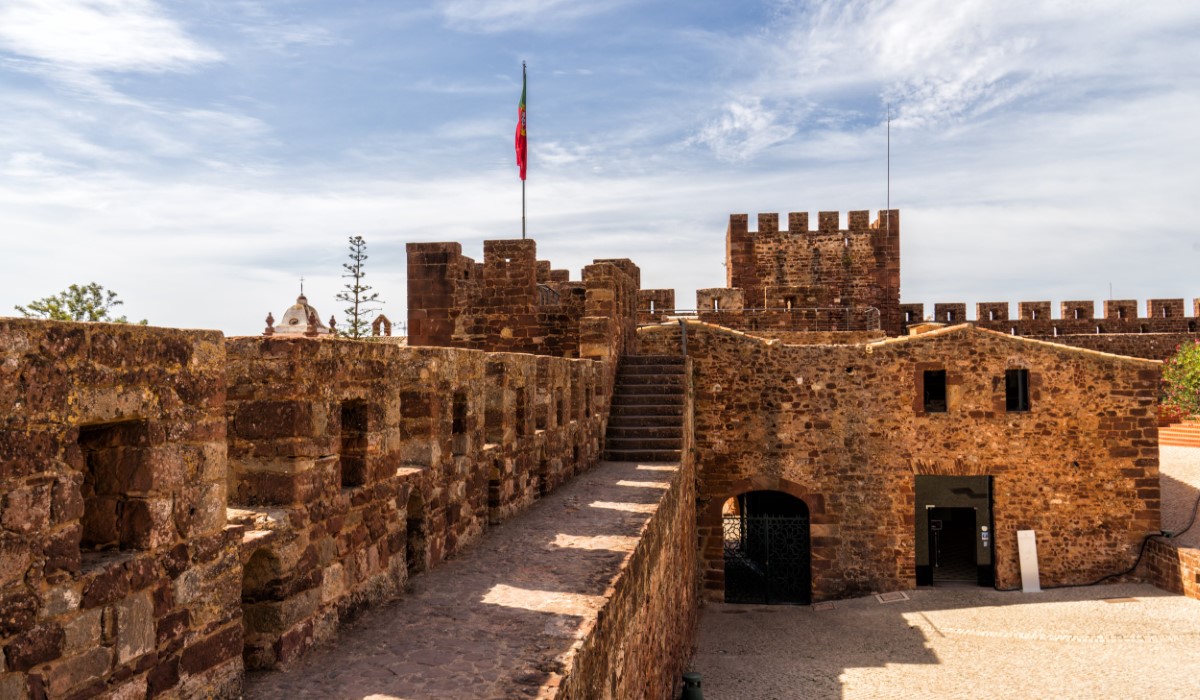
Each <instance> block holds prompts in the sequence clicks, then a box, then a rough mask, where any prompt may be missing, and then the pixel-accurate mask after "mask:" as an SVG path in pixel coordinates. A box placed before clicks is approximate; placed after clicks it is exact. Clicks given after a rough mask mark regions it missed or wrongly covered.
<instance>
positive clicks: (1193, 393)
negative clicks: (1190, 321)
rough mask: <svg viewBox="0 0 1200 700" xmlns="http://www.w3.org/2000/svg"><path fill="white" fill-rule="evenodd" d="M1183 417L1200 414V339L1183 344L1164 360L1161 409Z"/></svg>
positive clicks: (1162, 411) (1161, 411) (1161, 412)
mask: <svg viewBox="0 0 1200 700" xmlns="http://www.w3.org/2000/svg"><path fill="white" fill-rule="evenodd" d="M1166 412H1170V413H1174V412H1178V413H1180V414H1182V415H1184V416H1188V415H1191V416H1200V338H1198V339H1196V340H1195V341H1193V342H1191V343H1184V344H1182V345H1180V346H1179V347H1178V348H1177V349H1176V350H1175V354H1174V355H1172V356H1171V357H1170V358H1168V359H1167V360H1166V361H1165V362H1163V369H1162V409H1161V410H1160V411H1159V415H1163V414H1164V413H1166Z"/></svg>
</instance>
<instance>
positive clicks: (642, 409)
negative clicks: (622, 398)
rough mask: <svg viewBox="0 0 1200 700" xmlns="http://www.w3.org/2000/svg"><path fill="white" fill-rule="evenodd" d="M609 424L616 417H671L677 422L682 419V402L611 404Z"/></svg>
mask: <svg viewBox="0 0 1200 700" xmlns="http://www.w3.org/2000/svg"><path fill="white" fill-rule="evenodd" d="M608 415H609V419H608V420H609V422H610V423H611V422H612V420H613V418H616V417H618V416H621V417H624V416H629V417H648V416H672V417H674V418H676V419H677V420H682V418H683V402H682V401H680V402H678V403H673V404H671V403H657V404H625V405H622V404H617V403H616V402H613V405H612V408H611V409H609V413H608Z"/></svg>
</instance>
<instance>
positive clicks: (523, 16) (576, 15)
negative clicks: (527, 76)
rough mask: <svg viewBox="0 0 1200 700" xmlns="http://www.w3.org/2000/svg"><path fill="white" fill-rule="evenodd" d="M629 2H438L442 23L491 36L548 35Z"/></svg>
mask: <svg viewBox="0 0 1200 700" xmlns="http://www.w3.org/2000/svg"><path fill="white" fill-rule="evenodd" d="M630 1H631V0H590V1H589V2H580V1H579V0H442V2H441V10H442V15H443V17H444V18H445V20H446V23H447V24H448V25H449V26H450V27H452V28H454V29H458V30H462V31H468V32H480V33H492V32H506V31H511V30H514V29H520V30H526V31H548V30H551V29H555V28H560V27H562V26H563V25H567V24H573V23H576V22H578V21H580V20H582V19H585V18H587V17H591V16H594V15H598V14H602V13H606V12H610V11H612V10H614V9H616V8H618V7H620V6H622V5H626V4H629V2H630Z"/></svg>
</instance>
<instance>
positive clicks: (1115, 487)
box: [639, 322, 1159, 600]
mask: <svg viewBox="0 0 1200 700" xmlns="http://www.w3.org/2000/svg"><path fill="white" fill-rule="evenodd" d="M639 340H640V345H639V349H640V352H642V353H646V354H650V353H674V352H678V351H679V328H678V326H677V325H676V326H670V325H667V326H651V327H647V328H643V329H641V330H640V331H639ZM688 354H689V356H690V357H691V359H692V362H693V366H694V370H693V375H694V381H695V392H696V402H695V430H696V447H695V449H696V455H695V457H696V465H697V472H698V499H699V502H698V505H697V509H698V513H699V515H698V517H699V538H700V542H701V554H700V556H701V564H702V567H703V577H704V586H705V588H706V590H707V594H708V595H710V596H713V597H716V598H720V597H721V596H722V592H723V590H724V574H723V559H722V556H723V552H722V533H721V513H720V508H721V504H722V503H723V502H724V501H725V500H726V499H728V498H730V497H732V496H734V495H737V494H739V493H743V492H746V491H749V490H754V489H773V490H781V491H786V492H789V493H791V494H792V495H795V496H798V497H800V498H802V499H803V500H804V501H805V502H806V503H807V505H808V508H809V511H810V516H811V523H812V525H811V537H812V558H813V561H812V580H813V584H812V585H813V597H814V599H815V600H821V599H828V598H836V597H841V596H852V595H860V594H863V593H867V592H871V591H885V590H893V589H898V588H911V587H912V586H913V585H914V584H915V571H914V567H915V556H916V551H915V533H914V522H915V517H914V498H915V494H914V481H915V479H914V477H915V476H916V475H960V476H970V475H990V476H992V477H994V485H993V497H994V511H993V514H994V523H995V536H996V537H995V545H994V546H995V549H994V552H995V558H996V583H997V586H998V587H999V588H1012V587H1015V586H1016V585H1018V583H1019V571H1018V565H1017V552H1016V531H1017V530H1020V529H1033V530H1036V531H1037V532H1038V533H1039V555H1040V559H1041V571H1042V581H1043V584H1044V585H1057V584H1065V583H1081V582H1086V581H1091V580H1094V579H1096V578H1099V577H1100V576H1103V575H1105V574H1108V573H1112V572H1114V571H1120V570H1123V569H1124V568H1127V567H1128V566H1129V565H1130V564H1132V562H1133V560H1134V558H1135V557H1136V555H1137V547H1138V545H1139V544H1140V543H1141V540H1142V538H1143V537H1144V536H1145V535H1147V534H1150V533H1153V532H1157V531H1158V528H1159V489H1158V447H1157V424H1156V421H1155V417H1154V411H1153V408H1154V404H1155V397H1156V391H1157V383H1158V365H1157V363H1153V362H1148V361H1144V360H1136V359H1129V358H1121V357H1115V356H1109V355H1103V354H1100V353H1094V352H1089V351H1083V350H1076V349H1069V348H1064V347H1060V346H1054V345H1050V344H1045V343H1039V342H1034V341H1028V340H1023V339H1019V338H1013V337H1011V336H1006V335H1002V334H998V333H993V332H988V331H982V330H977V329H973V328H970V327H958V328H952V329H946V330H943V331H937V332H933V333H928V334H925V335H922V336H916V337H913V338H901V339H893V340H888V341H884V342H880V343H873V344H864V345H844V346H819V345H810V346H789V345H785V344H783V343H780V342H778V341H765V340H762V339H758V338H753V337H750V336H747V335H745V334H742V333H738V332H735V331H730V330H728V329H722V328H718V327H713V326H707V325H705V324H701V323H696V322H692V323H689V324H688ZM1012 368H1021V369H1027V370H1028V371H1029V375H1030V385H1031V392H1030V393H1031V401H1032V407H1031V410H1029V411H1028V412H1021V413H1008V412H1006V410H1005V383H1004V376H1005V374H1004V373H1005V370H1006V369H1012ZM925 369H944V370H945V371H946V373H947V384H948V386H947V400H948V403H949V406H948V410H947V412H945V413H926V412H925V411H924V410H923V409H924V406H923V403H922V401H921V400H920V397H921V395H920V392H919V386H918V379H919V378H920V377H921V376H922V374H923V371H924V370H925Z"/></svg>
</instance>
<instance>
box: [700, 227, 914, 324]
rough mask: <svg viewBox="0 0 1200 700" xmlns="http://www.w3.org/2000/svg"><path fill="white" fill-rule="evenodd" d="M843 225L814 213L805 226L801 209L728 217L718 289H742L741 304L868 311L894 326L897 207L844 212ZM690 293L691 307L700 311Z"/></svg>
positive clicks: (897, 284)
mask: <svg viewBox="0 0 1200 700" xmlns="http://www.w3.org/2000/svg"><path fill="white" fill-rule="evenodd" d="M847 219H848V223H847V227H846V228H841V226H840V214H839V213H838V212H820V213H819V214H818V216H817V229H816V230H815V231H810V230H809V228H808V227H809V216H808V214H807V213H804V212H793V213H790V214H788V218H787V221H788V228H787V230H785V231H781V230H779V215H778V214H759V215H758V230H757V231H751V230H750V229H749V216H747V215H746V214H733V215H731V216H730V217H729V227H728V229H727V231H726V286H727V287H729V288H737V289H741V290H743V293H744V299H743V305H744V308H753V309H784V308H788V309H790V308H802V307H803V308H831V307H849V308H874V309H876V310H878V312H879V313H880V319H879V322H880V325H881V327H882V328H883V329H884V330H885V331H887V332H889V333H892V334H895V333H898V332H899V331H900V323H899V310H898V305H899V302H900V212H899V210H895V209H893V210H890V211H886V210H880V211H879V213H878V218H877V219H876V220H875V221H874V222H871V221H870V214H869V213H868V212H866V211H852V212H849V214H848V216H847ZM702 301H704V299H701V298H699V297H698V299H697V308H698V309H706V308H707V306H706V305H705V304H703V303H701V302H702Z"/></svg>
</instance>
